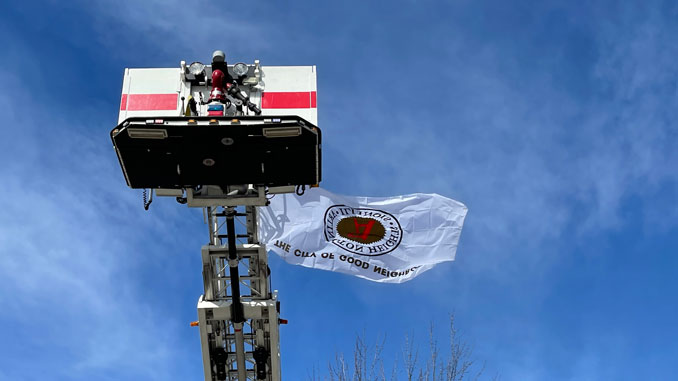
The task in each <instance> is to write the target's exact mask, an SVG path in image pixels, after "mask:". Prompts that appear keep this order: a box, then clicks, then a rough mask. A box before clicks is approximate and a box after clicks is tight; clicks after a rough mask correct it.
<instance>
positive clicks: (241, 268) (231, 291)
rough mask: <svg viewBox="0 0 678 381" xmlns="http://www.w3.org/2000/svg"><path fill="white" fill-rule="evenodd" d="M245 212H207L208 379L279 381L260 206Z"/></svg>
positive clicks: (202, 309) (204, 305) (203, 320)
mask: <svg viewBox="0 0 678 381" xmlns="http://www.w3.org/2000/svg"><path fill="white" fill-rule="evenodd" d="M244 210H245V212H244V213H239V212H238V211H237V210H236V208H232V207H226V208H212V207H208V208H206V209H205V213H206V217H207V221H208V225H209V227H210V244H209V245H205V246H204V247H203V248H202V263H203V278H204V284H205V293H204V295H203V296H201V298H200V301H199V302H198V320H199V326H200V339H201V343H202V352H203V366H204V370H205V379H206V380H228V381H231V380H270V381H279V380H280V350H279V334H278V326H279V323H280V319H279V312H280V303H279V302H278V301H277V300H276V294H275V293H274V292H272V291H271V288H270V279H269V274H270V269H269V267H268V260H267V255H266V249H265V248H264V247H262V246H261V245H259V244H258V241H257V231H256V226H257V224H256V219H257V210H256V207H255V206H248V207H245V208H244ZM236 223H237V224H238V227H239V228H241V230H244V231H245V232H244V233H240V234H238V233H237V230H236ZM223 233H225V234H223Z"/></svg>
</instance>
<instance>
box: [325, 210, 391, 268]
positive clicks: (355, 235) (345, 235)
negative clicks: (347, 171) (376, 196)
mask: <svg viewBox="0 0 678 381" xmlns="http://www.w3.org/2000/svg"><path fill="white" fill-rule="evenodd" d="M323 231H324V233H325V240H327V242H331V243H332V244H334V245H335V246H337V247H339V248H341V249H344V250H346V251H348V252H350V253H353V254H358V255H366V256H369V257H375V256H379V255H384V254H387V253H390V252H391V251H393V250H395V248H396V247H398V245H400V242H401V241H402V238H403V229H402V227H400V222H398V219H397V218H395V217H394V216H393V215H392V214H390V213H388V212H385V211H383V210H378V209H368V208H352V207H350V206H346V205H332V206H331V207H329V208H327V210H326V211H325V218H324V225H323Z"/></svg>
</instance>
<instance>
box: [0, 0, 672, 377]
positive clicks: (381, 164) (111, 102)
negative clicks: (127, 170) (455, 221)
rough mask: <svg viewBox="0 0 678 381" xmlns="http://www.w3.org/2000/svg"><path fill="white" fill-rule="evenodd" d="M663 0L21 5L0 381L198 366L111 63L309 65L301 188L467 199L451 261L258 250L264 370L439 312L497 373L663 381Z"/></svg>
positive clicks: (191, 313) (668, 312) (189, 213)
mask: <svg viewBox="0 0 678 381" xmlns="http://www.w3.org/2000/svg"><path fill="white" fill-rule="evenodd" d="M677 17H678V7H677V6H676V5H675V3H673V2H670V1H666V2H661V1H643V2H640V1H638V2H624V4H621V3H620V2H612V1H610V2H605V1H599V2H595V3H593V2H568V1H540V2H527V1H515V2H511V3H510V4H509V2H499V1H496V2H475V1H465V0H460V1H442V0H438V1H433V0H429V1H427V0H421V1H417V0H410V1H391V2H384V1H364V2H358V1H338V2H314V1H297V2H294V4H292V5H290V4H286V3H285V2H268V3H265V2H245V3H242V5H235V4H230V5H222V6H220V5H218V2H205V1H198V2H195V3H194V4H191V5H188V2H178V1H174V0H166V1H160V0H153V1H145V2H142V1H128V0H122V1H117V2H90V1H78V0H76V1H70V2H57V1H41V2H37V3H35V2H34V3H31V6H30V7H29V6H25V5H23V4H22V3H19V2H10V3H8V4H5V5H4V7H3V12H2V14H0V46H2V50H1V53H0V57H2V62H3V63H4V65H3V71H4V73H5V75H4V76H3V89H4V91H3V92H2V93H0V109H2V110H4V117H3V122H2V139H0V158H1V159H2V160H1V162H2V163H3V164H2V165H1V166H0V176H1V177H0V178H2V189H3V191H4V196H3V197H2V198H0V338H1V340H0V380H1V381H5V380H8V381H9V380H12V381H13V380H38V379H40V380H44V379H49V380H86V379H87V380H89V379H97V380H197V379H200V377H202V368H201V360H200V350H199V337H198V332H197V330H196V329H194V328H190V327H189V326H188V323H189V322H190V321H192V320H195V317H196V311H195V304H196V301H197V298H198V296H199V294H200V292H201V289H202V281H201V274H200V256H199V249H200V246H201V245H202V244H203V243H204V242H205V241H206V236H207V230H206V228H205V226H203V225H202V219H201V216H200V213H199V211H196V210H188V209H187V208H185V207H181V206H179V205H177V204H175V203H173V202H171V201H169V200H162V201H160V200H159V201H157V202H155V203H154V204H153V206H152V208H151V211H150V212H144V210H143V207H142V205H141V194H140V192H137V191H133V190H130V189H128V188H127V187H126V185H125V182H124V180H123V178H122V175H121V173H120V169H119V166H118V163H117V160H116V158H115V155H114V152H113V150H112V148H111V143H110V141H109V138H108V133H109V131H110V130H111V129H112V127H113V126H114V125H115V122H116V120H117V107H118V105H119V99H120V98H119V97H120V87H121V83H122V73H123V69H124V68H125V67H163V66H167V67H170V66H176V65H178V63H179V61H181V60H186V61H193V60H203V61H208V60H209V57H210V54H211V52H212V51H213V50H215V49H223V50H225V51H226V52H227V56H228V58H229V60H233V61H245V62H252V61H253V60H254V59H260V60H261V62H262V64H274V65H297V64H299V65H317V66H318V86H319V90H318V110H319V125H320V127H321V128H322V129H323V139H324V141H323V148H324V157H323V161H324V168H323V171H324V181H323V186H324V187H325V188H327V189H328V190H330V191H333V192H335V193H343V194H351V195H370V196H388V195H397V194H406V193H413V192H427V193H432V192H435V193H439V194H442V195H445V196H448V197H451V198H454V199H457V200H459V201H462V202H464V203H465V204H466V205H468V207H469V214H468V218H467V220H466V224H465V228H464V232H463V234H462V239H461V243H460V246H459V250H458V252H457V260H456V261H455V262H451V263H444V264H441V265H438V266H437V267H436V268H434V269H433V270H431V271H429V272H426V273H425V274H423V275H422V276H420V277H418V278H417V279H415V280H413V281H411V282H408V283H405V284H401V285H389V284H376V283H371V282H368V281H365V280H362V279H358V278H353V277H349V276H346V275H341V274H334V273H329V272H322V271H318V270H311V269H306V268H301V267H295V266H290V265H287V264H285V263H283V262H282V261H281V260H279V259H277V258H272V259H271V261H272V265H271V267H272V271H273V285H274V288H276V289H278V290H279V291H280V298H281V301H282V315H283V317H284V318H287V319H289V321H290V324H289V325H287V326H283V327H282V328H281V332H282V333H281V334H282V356H283V376H284V379H286V380H303V379H305V378H306V375H307V374H308V372H309V370H310V369H311V368H312V367H313V366H315V367H317V368H321V369H324V367H325V364H326V363H327V361H329V360H331V359H332V358H333V357H334V353H335V352H337V351H340V352H341V351H343V352H350V350H351V348H352V344H353V342H352V341H353V335H354V333H357V332H362V331H365V332H366V333H367V334H368V337H369V338H370V339H375V338H376V337H377V335H379V334H386V335H387V337H388V341H387V342H388V343H389V344H390V348H389V350H388V351H387V355H389V356H392V355H397V354H398V353H399V351H400V347H401V345H402V341H403V340H402V339H401V338H402V337H403V336H404V335H405V334H406V333H408V332H409V333H411V334H414V336H415V338H418V342H419V344H420V345H421V346H422V350H423V349H424V348H423V347H424V346H425V344H426V341H427V338H426V335H427V325H428V323H429V322H434V323H435V324H436V325H437V326H438V327H440V329H439V337H440V340H441V341H444V339H445V331H444V325H445V324H446V322H447V316H448V314H449V313H451V312H455V314H456V318H457V324H458V328H459V330H460V331H461V332H462V334H463V336H464V338H465V340H466V341H467V342H469V343H470V344H472V345H473V346H474V350H475V357H476V358H477V359H478V360H479V361H484V362H485V363H486V373H487V374H488V375H493V374H495V373H499V374H500V375H501V377H502V379H503V380H638V379H643V380H672V379H675V375H674V374H675V365H674V361H675V358H676V357H677V356H678V344H676V342H678V325H676V323H675V322H676V318H677V315H678V305H677V304H676V300H675V299H676V298H675V294H676V291H678V280H676V277H675V276H674V274H675V269H676V268H677V266H678V259H677V258H676V253H677V252H678V250H677V249H678V239H676V233H678V226H677V221H678V207H677V206H676V205H678V204H677V201H678V196H677V192H676V191H677V190H678V173H677V172H676V168H678V153H676V150H675V148H674V147H675V145H676V141H677V139H676V138H677V135H678V128H677V127H676V122H675V121H676V119H677V118H676V117H678V65H676V64H675V57H678V24H677V23H676V22H675V20H676V19H677Z"/></svg>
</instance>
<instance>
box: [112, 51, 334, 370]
mask: <svg viewBox="0 0 678 381" xmlns="http://www.w3.org/2000/svg"><path fill="white" fill-rule="evenodd" d="M316 92H317V86H316V70H315V66H264V65H261V64H260V62H259V61H258V60H257V61H254V63H251V64H247V63H242V62H239V63H235V64H233V65H231V64H228V63H227V61H226V57H225V54H224V53H223V52H221V51H215V52H214V54H213V56H212V61H211V63H210V64H203V63H201V62H193V63H191V64H189V65H187V64H186V63H185V62H183V61H182V62H181V63H180V65H179V66H178V67H175V68H143V69H125V74H124V79H123V89H122V96H121V104H120V113H119V118H118V125H117V126H116V127H115V128H113V130H112V131H111V140H112V142H113V146H114V149H115V152H116V154H117V157H118V160H119V162H120V166H121V169H122V172H123V175H124V177H125V180H126V182H127V185H129V186H130V187H131V188H134V189H143V190H144V191H143V192H144V193H143V194H144V200H143V201H144V207H145V208H146V209H148V208H149V206H150V204H151V202H152V201H153V198H154V197H170V198H174V199H176V201H177V202H178V203H180V204H185V205H187V206H188V207H194V208H202V210H203V217H204V220H205V222H206V224H207V226H208V233H209V241H208V243H207V244H206V245H204V246H203V247H202V249H201V258H202V261H201V263H202V274H203V281H204V290H203V294H202V295H201V296H200V298H199V300H198V306H197V308H198V321H197V322H195V323H194V325H198V327H199V331H200V341H201V347H202V359H203V368H204V375H205V380H206V381H225V380H226V381H248V380H267V381H280V380H281V367H280V334H279V326H280V324H281V323H286V321H285V320H283V319H281V318H280V302H279V301H278V298H277V291H274V290H273V289H272V288H271V280H270V267H269V266H268V255H267V251H266V247H265V246H263V245H261V244H260V243H259V240H258V232H257V218H258V214H257V212H258V209H257V208H259V207H264V206H266V205H267V204H268V199H269V198H270V197H273V196H274V195H275V194H279V193H291V192H297V193H302V192H303V191H304V189H305V188H306V187H308V186H317V185H318V184H319V183H320V180H321V132H320V129H319V128H318V127H317V107H316Z"/></svg>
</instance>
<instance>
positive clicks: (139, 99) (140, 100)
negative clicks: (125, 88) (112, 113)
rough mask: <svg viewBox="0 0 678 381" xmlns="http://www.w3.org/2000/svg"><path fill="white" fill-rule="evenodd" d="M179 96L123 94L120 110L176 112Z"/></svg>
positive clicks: (175, 94)
mask: <svg viewBox="0 0 678 381" xmlns="http://www.w3.org/2000/svg"><path fill="white" fill-rule="evenodd" d="M177 99H179V94H177V93H174V94H123V95H122V101H121V104H120V110H127V111H150V110H176V109H177V107H178V106H177Z"/></svg>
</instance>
